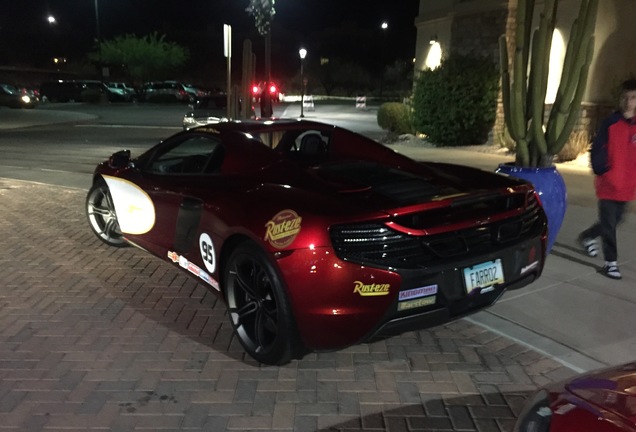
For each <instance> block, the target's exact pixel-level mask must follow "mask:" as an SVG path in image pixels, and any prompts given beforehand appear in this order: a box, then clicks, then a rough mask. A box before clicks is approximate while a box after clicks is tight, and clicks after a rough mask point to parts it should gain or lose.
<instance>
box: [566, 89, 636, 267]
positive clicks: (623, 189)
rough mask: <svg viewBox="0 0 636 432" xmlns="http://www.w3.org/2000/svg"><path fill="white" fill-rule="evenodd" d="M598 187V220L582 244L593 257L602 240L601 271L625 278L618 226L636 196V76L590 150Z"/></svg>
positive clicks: (598, 133) (585, 232)
mask: <svg viewBox="0 0 636 432" xmlns="http://www.w3.org/2000/svg"><path fill="white" fill-rule="evenodd" d="M590 159H591V162H592V171H594V175H595V178H594V188H595V190H596V197H597V198H598V221H597V222H595V223H594V224H593V225H592V226H591V227H589V228H588V229H586V230H585V231H583V232H582V233H581V234H580V235H579V238H578V240H579V243H580V244H581V246H582V247H583V248H584V249H585V252H586V253H587V254H588V255H589V256H592V257H595V256H597V255H598V250H599V242H598V238H599V237H600V238H601V241H602V243H601V245H602V249H603V256H604V258H605V265H604V266H603V268H602V269H601V270H600V272H601V273H602V274H603V275H605V276H607V277H610V278H612V279H621V277H622V276H621V272H620V270H619V268H618V262H617V260H618V252H617V247H616V228H617V226H618V224H619V223H620V222H621V221H622V220H623V215H624V214H625V208H626V207H627V203H628V202H629V201H633V200H634V199H635V198H636V79H630V80H627V81H625V82H623V84H622V85H621V97H620V111H616V112H615V113H613V114H612V115H610V116H609V117H608V118H606V119H605V120H604V121H603V123H602V124H601V127H600V128H599V130H598V132H597V134H596V137H595V138H594V141H593V142H592V150H591V152H590Z"/></svg>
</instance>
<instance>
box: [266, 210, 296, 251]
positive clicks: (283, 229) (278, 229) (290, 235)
mask: <svg viewBox="0 0 636 432" xmlns="http://www.w3.org/2000/svg"><path fill="white" fill-rule="evenodd" d="M302 220H303V218H301V217H300V216H298V213H296V212H295V211H293V210H289V209H287V210H282V211H280V212H278V213H277V214H276V215H275V216H274V217H273V218H271V219H270V220H269V221H267V223H266V224H265V241H266V242H269V244H271V245H272V246H274V247H275V248H276V249H284V248H286V247H287V246H289V245H290V244H292V243H293V242H294V240H296V236H298V233H299V232H300V228H301V223H302Z"/></svg>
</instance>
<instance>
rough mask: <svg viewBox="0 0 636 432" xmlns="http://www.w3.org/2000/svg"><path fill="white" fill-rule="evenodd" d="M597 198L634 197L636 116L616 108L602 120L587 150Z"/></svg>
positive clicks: (635, 182) (635, 188)
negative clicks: (590, 148) (594, 175)
mask: <svg viewBox="0 0 636 432" xmlns="http://www.w3.org/2000/svg"><path fill="white" fill-rule="evenodd" d="M590 158H591V161H592V170H593V171H594V174H596V178H595V179H594V186H595V188H596V196H597V198H599V199H604V200H612V201H632V200H634V199H636V117H633V118H631V119H626V118H625V117H624V116H623V114H622V113H620V112H615V113H614V114H612V115H611V116H609V117H608V118H607V119H605V120H604V121H603V123H602V124H601V127H600V128H599V130H598V132H597V134H596V137H595V138H594V142H593V143H592V150H591V152H590Z"/></svg>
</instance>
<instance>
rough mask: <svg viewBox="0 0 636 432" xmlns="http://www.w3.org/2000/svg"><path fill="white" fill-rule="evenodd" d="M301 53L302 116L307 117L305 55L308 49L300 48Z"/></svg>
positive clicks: (299, 52)
mask: <svg viewBox="0 0 636 432" xmlns="http://www.w3.org/2000/svg"><path fill="white" fill-rule="evenodd" d="M298 55H300V117H305V71H304V66H305V57H306V56H307V50H306V49H305V48H301V49H299V50H298Z"/></svg>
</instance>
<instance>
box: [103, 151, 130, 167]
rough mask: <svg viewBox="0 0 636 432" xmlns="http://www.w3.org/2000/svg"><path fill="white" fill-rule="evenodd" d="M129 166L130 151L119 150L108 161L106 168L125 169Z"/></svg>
mask: <svg viewBox="0 0 636 432" xmlns="http://www.w3.org/2000/svg"><path fill="white" fill-rule="evenodd" d="M129 164H130V150H119V151H118V152H115V153H113V154H112V155H111V156H110V158H109V159H108V166H110V167H111V168H115V169H120V168H126V167H128V165H129Z"/></svg>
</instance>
